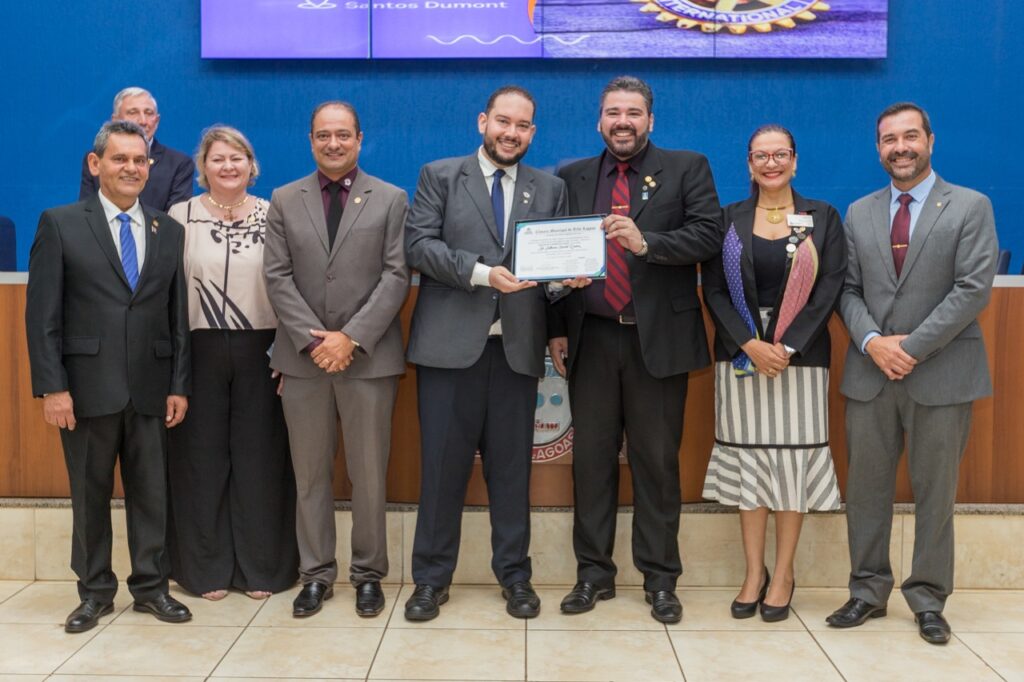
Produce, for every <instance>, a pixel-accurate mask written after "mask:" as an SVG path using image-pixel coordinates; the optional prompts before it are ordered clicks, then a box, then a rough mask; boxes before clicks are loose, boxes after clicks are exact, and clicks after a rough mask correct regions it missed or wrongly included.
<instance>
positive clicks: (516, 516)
mask: <svg viewBox="0 0 1024 682" xmlns="http://www.w3.org/2000/svg"><path fill="white" fill-rule="evenodd" d="M535 110H536V106H535V103H534V100H533V97H532V96H531V95H530V93H529V92H527V91H526V90H524V89H523V88H520V87H517V86H506V87H503V88H500V89H498V90H496V91H495V92H494V93H493V94H492V95H491V97H490V99H489V100H488V101H487V108H486V109H485V110H484V112H483V113H481V114H480V115H479V116H478V118H477V126H478V128H479V130H480V134H481V135H482V136H483V144H482V145H481V147H480V148H479V149H477V150H476V151H475V152H474V153H472V154H470V155H469V156H463V157H457V158H451V159H442V160H440V161H434V162H433V163H429V164H427V165H426V166H424V167H423V169H422V170H421V171H420V178H419V184H418V185H417V187H416V195H415V197H414V199H413V204H412V208H411V209H410V211H409V219H408V221H407V222H406V229H405V250H406V256H407V259H408V262H409V265H410V267H412V268H414V269H416V270H418V271H419V272H420V285H419V296H418V298H417V300H416V309H415V311H414V312H413V318H412V329H411V332H410V339H409V350H408V359H409V362H412V363H414V364H416V381H417V391H418V394H417V395H418V400H419V418H420V442H421V484H420V503H419V514H418V516H417V519H416V536H415V540H414V544H413V553H412V577H413V581H414V582H415V583H416V589H415V591H414V592H413V594H412V596H411V597H410V598H409V600H408V602H407V603H406V605H405V617H406V618H407V619H409V620H420V621H422V620H430V619H432V618H436V617H437V615H438V613H439V612H440V605H441V604H444V603H445V602H446V601H448V586H449V584H450V583H451V580H452V574H453V573H454V571H455V563H456V560H457V558H458V553H459V531H460V528H461V523H462V506H463V499H464V498H465V496H466V485H467V483H468V481H469V476H470V473H471V471H472V467H473V457H474V453H475V452H476V451H477V450H478V449H479V451H480V454H481V458H482V461H483V469H484V478H485V479H486V481H487V494H488V498H489V500H490V512H491V528H492V532H491V549H492V552H493V557H492V560H491V567H492V568H493V570H494V574H495V576H497V578H498V582H499V583H500V584H501V587H502V595H503V597H504V598H505V600H506V610H507V611H508V613H509V614H510V615H512V616H514V617H517V618H532V617H534V616H536V615H537V614H538V613H539V612H540V600H539V599H538V598H537V594H536V592H534V590H533V587H532V586H531V585H530V578H531V576H532V569H531V565H530V557H529V554H528V550H529V545H530V494H529V493H530V490H529V488H530V459H531V454H532V448H533V418H534V410H535V406H536V400H537V380H538V378H539V377H541V376H543V375H544V345H545V341H546V339H547V336H546V334H545V331H546V330H545V306H546V301H545V294H544V289H543V288H542V287H538V286H537V283H536V282H530V281H520V280H518V279H517V278H516V277H515V276H514V275H513V274H512V273H511V271H510V270H509V264H510V262H511V258H512V239H511V233H510V230H511V229H512V226H514V225H515V224H516V222H517V221H520V220H524V219H528V218H550V217H554V216H561V215H564V213H565V204H566V196H565V184H564V183H563V182H562V181H561V180H559V179H558V178H556V177H554V176H553V175H548V174H547V173H543V172H541V171H538V170H536V169H534V168H530V167H529V166H527V165H525V164H523V163H520V159H522V158H523V156H524V155H525V154H526V150H527V149H528V148H529V146H530V141H531V140H532V139H533V135H534V132H535V131H536V126H534V124H533V116H534V112H535Z"/></svg>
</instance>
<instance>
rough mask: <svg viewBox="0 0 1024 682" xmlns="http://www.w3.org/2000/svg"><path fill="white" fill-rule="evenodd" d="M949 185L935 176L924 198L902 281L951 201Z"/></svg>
mask: <svg viewBox="0 0 1024 682" xmlns="http://www.w3.org/2000/svg"><path fill="white" fill-rule="evenodd" d="M949 195H950V189H949V185H947V184H946V182H945V181H944V180H943V179H942V178H940V177H936V178H935V185H934V186H933V187H932V191H931V192H929V193H928V196H927V198H925V200H924V206H922V207H921V212H920V213H919V214H918V215H917V222H916V223H915V224H914V232H913V234H911V235H910V245H909V246H908V247H907V259H906V260H905V261H904V262H903V270H902V271H901V272H900V282H901V283H902V282H903V281H904V280H905V279H906V278H907V273H909V272H910V269H911V268H912V267H914V262H915V261H917V257H918V256H919V255H920V254H921V249H923V248H924V243H925V240H927V239H928V235H930V234H931V233H932V229H933V228H934V227H935V223H936V221H938V219H939V216H940V215H942V212H943V211H945V210H946V207H947V206H948V205H949V201H950V197H949Z"/></svg>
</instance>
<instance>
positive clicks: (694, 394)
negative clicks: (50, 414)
mask: <svg viewBox="0 0 1024 682" xmlns="http://www.w3.org/2000/svg"><path fill="white" fill-rule="evenodd" d="M24 282H25V275H24V273H20V274H7V275H0V497H67V496H68V495H69V492H68V481H67V472H66V470H65V467H64V458H63V455H62V452H61V446H60V438H59V437H58V435H57V429H55V428H52V427H49V426H47V425H46V423H45V422H44V421H43V418H42V407H41V403H40V402H39V401H36V400H33V399H32V391H31V381H30V377H29V367H28V349H27V346H26V341H25V314H24V311H25V284H24ZM415 297H416V288H415V287H414V288H413V289H412V292H411V294H410V297H409V300H408V301H406V304H405V307H404V308H403V310H402V322H403V326H404V327H405V328H406V331H408V324H409V318H410V315H411V312H412V305H413V303H414V302H415ZM980 321H981V328H982V331H983V333H984V335H985V343H986V346H987V348H988V356H989V367H990V368H991V369H992V377H993V383H994V384H995V394H994V396H993V397H991V398H986V399H985V400H979V401H977V402H976V403H975V405H974V416H973V422H972V430H971V438H970V441H969V443H968V446H967V453H966V455H965V457H964V463H963V465H962V468H961V473H960V489H959V492H958V495H957V500H958V501H959V502H973V503H1024V389H1022V385H1024V353H1022V352H1021V350H1020V347H1021V340H1022V339H1024V277H999V278H997V283H996V289H995V290H994V291H993V295H992V302H991V303H990V305H989V306H988V308H987V309H986V310H985V312H984V313H983V314H982V316H981V320H980ZM708 329H709V330H710V329H711V325H710V323H709V324H708ZM829 329H830V330H831V332H832V339H833V343H832V348H833V351H832V368H833V370H832V377H831V379H832V380H831V387H830V391H829V394H830V397H831V407H830V410H829V428H830V433H831V435H832V438H831V443H832V452H833V455H834V457H835V463H836V471H837V473H838V475H839V480H840V484H841V485H843V484H845V480H846V442H845V431H844V425H843V408H844V401H843V399H842V397H841V396H840V395H839V393H838V388H837V387H838V386H839V380H840V378H841V377H842V368H843V357H844V354H845V352H846V346H847V344H848V337H847V335H846V330H845V328H844V327H843V325H842V324H841V323H840V322H839V320H838V319H837V318H833V319H832V322H831V323H830V325H829ZM713 400H714V380H713V377H712V375H711V370H710V369H706V370H702V371H700V372H695V373H693V374H692V375H691V376H690V388H689V397H688V400H687V404H686V417H685V428H684V437H683V444H682V447H681V448H680V451H679V459H680V476H681V481H682V486H683V498H684V500H685V501H687V502H697V501H700V499H701V498H700V491H701V487H702V484H703V481H704V471H705V469H706V467H707V463H708V458H709V456H710V452H711V445H712V440H713V437H714V403H713ZM340 454H341V450H340V447H339V455H340ZM570 458H571V455H566V456H562V457H559V458H555V459H553V460H550V461H546V462H543V463H538V464H536V465H535V466H534V467H533V483H532V490H531V500H532V502H533V503H534V504H535V505H540V506H568V505H571V504H572V480H571V473H570V468H571V467H570V466H569V462H570V461H571V459H570ZM334 490H335V494H336V496H337V497H338V498H339V499H346V498H347V497H348V496H349V494H350V486H349V483H348V479H347V476H346V473H345V465H344V459H343V458H342V457H341V456H339V458H338V460H337V469H336V475H335V486H334ZM418 495H419V427H418V423H417V417H416V371H415V368H413V367H410V368H409V370H408V372H407V373H406V375H405V376H404V377H403V378H402V380H401V382H400V383H399V392H398V404H397V406H396V408H395V417H394V434H393V438H392V452H391V465H390V468H389V471H388V500H390V501H392V502H416V501H417V498H418ZM486 499H487V496H486V492H485V490H484V486H483V479H482V477H481V474H480V467H479V464H478V465H477V467H476V470H475V471H474V474H473V478H472V480H471V482H470V489H469V493H468V495H467V502H469V503H470V504H485V503H486ZM631 499H632V495H631V489H630V478H629V470H628V467H627V466H626V465H625V464H623V465H622V475H621V483H620V491H619V500H620V502H622V503H623V504H629V503H630V501H631ZM897 499H898V501H911V499H912V497H911V492H910V483H909V479H908V478H907V475H906V466H905V462H904V464H903V465H902V470H901V473H900V480H899V486H898V488H897Z"/></svg>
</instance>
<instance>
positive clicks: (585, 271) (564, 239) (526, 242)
mask: <svg viewBox="0 0 1024 682" xmlns="http://www.w3.org/2000/svg"><path fill="white" fill-rule="evenodd" d="M602 218H603V216H599V215H592V216H577V217H573V218H551V219H547V220H526V221H521V222H518V223H516V226H515V246H514V250H513V255H512V271H513V273H514V274H515V276H516V277H518V278H519V279H526V280H535V281H556V280H557V281H561V280H565V279H571V278H574V277H589V278H593V279H598V278H603V277H604V276H605V231H604V230H603V229H602V228H601V221H602Z"/></svg>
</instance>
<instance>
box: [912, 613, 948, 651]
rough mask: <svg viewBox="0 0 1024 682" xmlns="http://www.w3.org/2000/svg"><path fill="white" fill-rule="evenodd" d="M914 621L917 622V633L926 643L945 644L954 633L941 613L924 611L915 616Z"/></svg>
mask: <svg viewBox="0 0 1024 682" xmlns="http://www.w3.org/2000/svg"><path fill="white" fill-rule="evenodd" d="M914 620H916V621H917V631H918V632H919V633H921V639H923V640H924V641H926V642H928V643H929V644H945V643H946V642H948V641H949V636H950V635H951V634H952V631H951V630H950V627H949V623H948V622H947V621H946V619H945V618H943V617H942V613H941V612H940V611H922V612H921V613H917V614H914Z"/></svg>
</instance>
